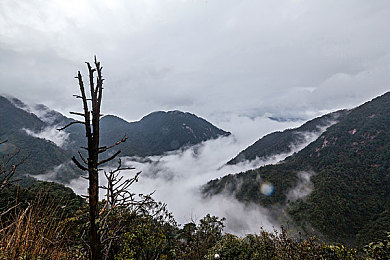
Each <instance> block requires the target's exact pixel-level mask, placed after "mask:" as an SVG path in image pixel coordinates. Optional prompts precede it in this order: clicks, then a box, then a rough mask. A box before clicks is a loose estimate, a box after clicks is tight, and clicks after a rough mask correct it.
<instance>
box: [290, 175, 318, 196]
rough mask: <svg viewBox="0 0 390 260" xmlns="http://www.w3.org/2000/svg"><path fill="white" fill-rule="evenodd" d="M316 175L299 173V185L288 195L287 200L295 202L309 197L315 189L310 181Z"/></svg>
mask: <svg viewBox="0 0 390 260" xmlns="http://www.w3.org/2000/svg"><path fill="white" fill-rule="evenodd" d="M314 174H315V173H314V172H299V173H298V183H297V184H296V186H295V187H294V188H293V189H291V190H290V191H289V192H288V193H287V200H289V201H290V202H294V201H296V200H298V199H303V198H305V197H307V196H308V195H309V194H310V193H311V192H312V191H313V189H314V184H313V183H312V182H311V180H310V179H311V177H312V176H313V175H314Z"/></svg>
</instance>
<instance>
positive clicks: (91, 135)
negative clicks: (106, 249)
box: [58, 56, 127, 260]
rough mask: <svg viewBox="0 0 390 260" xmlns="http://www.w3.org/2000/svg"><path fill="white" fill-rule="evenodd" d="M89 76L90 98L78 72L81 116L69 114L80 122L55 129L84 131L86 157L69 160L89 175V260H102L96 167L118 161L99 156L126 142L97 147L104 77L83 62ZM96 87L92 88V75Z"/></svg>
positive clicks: (74, 113)
mask: <svg viewBox="0 0 390 260" xmlns="http://www.w3.org/2000/svg"><path fill="white" fill-rule="evenodd" d="M86 64H87V67H88V74H89V90H90V94H89V96H87V93H86V91H85V88H84V81H83V78H82V76H81V73H80V71H78V73H77V77H75V78H76V79H77V80H78V84H79V88H80V95H74V96H75V97H76V98H80V99H81V100H82V104H83V112H82V113H79V112H70V113H71V114H73V115H77V116H81V117H82V118H83V120H81V121H73V122H71V123H69V124H67V125H66V126H64V127H62V128H60V129H58V130H59V131H61V130H64V129H66V128H67V127H69V126H71V125H74V124H82V125H84V127H85V135H86V138H87V141H88V146H87V147H81V149H84V150H86V151H87V154H88V157H87V158H85V157H84V156H83V153H82V152H81V151H79V152H78V154H79V157H80V159H77V158H76V157H75V156H73V157H72V161H73V162H74V163H75V164H76V166H77V167H78V168H80V169H81V170H83V171H87V172H88V177H87V179H88V181H89V188H88V196H87V197H88V202H89V222H90V234H89V246H90V259H93V260H101V259H102V252H101V241H100V236H99V226H98V224H97V221H96V220H97V218H98V216H99V215H98V202H99V166H100V165H102V164H104V163H107V162H109V161H111V160H113V159H114V158H115V157H117V156H118V155H119V153H120V151H117V152H115V153H114V154H112V155H111V156H109V157H108V158H105V159H102V160H99V154H101V153H103V152H106V151H108V150H110V149H111V148H113V147H115V146H117V145H119V144H120V143H122V142H125V141H126V139H127V138H126V137H123V138H122V139H121V140H120V141H119V142H117V143H115V144H114V145H112V146H108V147H106V146H104V147H100V146H99V121H100V117H101V113H100V108H101V102H102V94H103V80H104V79H103V77H102V67H101V65H100V62H98V61H97V60H96V56H95V59H94V68H92V66H91V64H90V63H89V62H86ZM95 73H96V74H97V75H96V84H95V75H94V74H95Z"/></svg>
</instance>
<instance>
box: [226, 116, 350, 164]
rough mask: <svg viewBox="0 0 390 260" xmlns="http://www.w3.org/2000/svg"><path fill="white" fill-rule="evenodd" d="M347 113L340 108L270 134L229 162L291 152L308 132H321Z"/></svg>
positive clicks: (235, 162)
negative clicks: (295, 126) (291, 127)
mask: <svg viewBox="0 0 390 260" xmlns="http://www.w3.org/2000/svg"><path fill="white" fill-rule="evenodd" d="M347 114H348V111H347V110H340V111H337V112H333V113H330V114H326V115H324V116H321V117H318V118H315V119H313V120H310V121H308V122H306V123H305V124H303V125H302V126H300V127H297V128H294V129H287V130H284V131H277V132H273V133H271V134H268V135H266V136H264V137H262V138H260V139H259V140H257V141H256V142H255V143H254V144H252V145H251V146H249V147H248V148H246V149H245V150H243V151H242V152H240V153H239V154H238V155H237V156H236V157H234V158H233V159H231V160H230V161H229V162H228V164H237V163H240V162H244V161H252V160H255V159H256V158H260V159H266V158H267V157H270V156H273V155H277V154H282V153H289V152H291V151H292V149H293V147H296V146H299V145H300V144H302V143H304V142H306V138H305V137H306V136H307V135H308V134H314V135H316V134H320V133H321V132H322V131H324V130H325V129H326V128H327V127H329V126H330V125H331V124H333V123H336V122H337V121H338V120H340V119H342V118H343V117H344V116H345V115H347Z"/></svg>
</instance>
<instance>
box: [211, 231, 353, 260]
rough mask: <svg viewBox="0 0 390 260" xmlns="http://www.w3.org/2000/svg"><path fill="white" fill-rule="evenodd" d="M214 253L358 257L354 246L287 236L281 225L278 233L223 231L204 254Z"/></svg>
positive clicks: (265, 258)
mask: <svg viewBox="0 0 390 260" xmlns="http://www.w3.org/2000/svg"><path fill="white" fill-rule="evenodd" d="M215 255H219V256H220V258H221V259H232V260H233V259H239V260H243V259H248V260H249V259H251V260H252V259H253V260H256V259H258V260H287V259H291V260H293V259H294V260H301V259H307V260H309V259H332V260H337V259H350V260H352V259H360V258H359V256H358V253H357V251H356V250H354V249H348V248H346V247H344V246H343V245H327V244H323V243H321V242H318V241H316V239H315V238H314V237H310V238H308V239H305V240H303V239H294V238H290V237H289V236H288V235H287V231H286V230H284V229H282V232H281V233H278V232H276V231H275V232H274V233H269V232H266V231H264V230H261V232H260V234H259V235H257V234H254V235H247V236H246V237H244V238H240V237H237V236H234V235H230V234H226V235H225V236H224V237H223V239H222V240H220V241H219V242H217V243H216V245H215V246H214V247H213V248H212V249H210V250H209V252H208V254H207V255H206V256H205V258H206V259H210V260H212V259H215Z"/></svg>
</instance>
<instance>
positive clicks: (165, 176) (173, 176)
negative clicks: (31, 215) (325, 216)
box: [39, 117, 324, 235]
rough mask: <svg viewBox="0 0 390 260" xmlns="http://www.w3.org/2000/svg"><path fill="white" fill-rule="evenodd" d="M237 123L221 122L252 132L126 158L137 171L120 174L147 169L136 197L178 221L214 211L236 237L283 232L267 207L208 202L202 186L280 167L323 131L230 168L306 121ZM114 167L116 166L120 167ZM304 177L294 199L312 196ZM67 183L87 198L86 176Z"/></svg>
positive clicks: (227, 199) (223, 198)
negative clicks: (272, 136)
mask: <svg viewBox="0 0 390 260" xmlns="http://www.w3.org/2000/svg"><path fill="white" fill-rule="evenodd" d="M232 120H233V121H236V122H234V123H233V122H232V121H229V120H226V121H225V122H224V123H222V124H223V125H224V126H225V127H227V129H228V130H232V129H231V128H229V125H232V126H233V125H239V124H237V121H241V125H242V126H243V125H244V126H246V127H247V128H246V127H244V128H243V130H242V131H239V129H238V128H237V129H234V130H237V134H235V135H232V136H229V137H221V138H219V139H215V140H209V141H206V142H203V143H201V144H199V145H195V146H192V147H188V148H186V149H181V150H177V151H173V152H170V153H166V154H164V155H162V156H149V157H147V158H139V157H122V162H123V164H124V165H125V166H133V167H134V168H136V170H132V171H123V172H122V173H121V174H122V175H123V176H125V178H131V177H132V176H134V174H135V173H136V172H138V171H142V173H141V175H140V179H139V182H137V183H135V184H133V186H132V187H131V189H132V192H134V193H136V194H139V193H142V194H147V193H151V192H154V194H153V198H154V199H156V200H158V201H162V202H164V203H167V205H168V209H169V210H170V211H171V212H172V213H173V214H174V216H175V218H176V220H177V221H178V223H181V224H183V223H187V222H190V221H199V220H200V219H201V218H202V217H204V216H205V215H206V214H208V213H210V214H212V215H216V216H219V217H225V218H226V221H225V224H226V228H225V231H226V232H230V233H234V234H237V235H245V234H247V233H254V232H258V231H259V229H260V227H263V228H264V229H266V230H269V231H272V230H273V229H274V228H276V229H278V226H279V224H278V223H277V221H276V220H274V219H272V218H271V217H270V214H269V212H268V210H267V209H265V208H262V207H260V206H258V205H253V204H248V205H244V204H242V203H240V202H239V201H237V200H236V199H235V198H234V197H232V196H229V195H226V194H222V195H216V196H213V197H211V198H203V196H202V194H201V192H200V188H201V187H202V185H204V184H206V183H207V182H208V181H209V180H212V179H216V178H219V177H222V176H225V175H227V174H231V173H238V172H242V171H246V170H249V169H253V168H257V167H260V166H262V165H266V164H274V163H277V162H279V161H281V160H283V159H285V158H286V157H287V156H288V155H290V154H292V153H294V152H297V151H298V150H300V149H302V148H303V147H305V146H306V145H308V144H309V143H310V142H312V141H313V140H315V139H316V138H318V136H319V135H320V134H321V133H322V131H323V130H324V129H321V131H317V132H312V133H299V134H301V135H303V136H304V137H305V138H304V141H303V142H302V143H299V144H297V143H295V144H291V145H290V149H291V151H290V152H289V153H285V154H278V155H274V156H270V157H269V158H266V159H257V160H254V161H251V162H243V163H240V164H238V165H226V162H227V161H229V160H230V159H231V158H233V157H234V156H236V155H237V154H238V153H239V152H240V151H241V150H243V149H244V148H246V147H247V146H248V145H250V144H252V143H253V142H254V141H256V140H257V139H258V138H259V137H261V136H264V135H265V134H267V133H269V132H270V131H276V130H283V129H286V128H288V127H296V126H297V125H299V124H301V122H276V121H273V120H270V119H268V118H257V119H249V118H242V117H234V118H233V119H232ZM251 130H252V131H251ZM112 167H115V164H113V166H112ZM109 168H110V167H106V168H105V170H109ZM61 169H64V167H63V166H58V167H56V168H55V169H54V170H53V171H49V172H48V173H47V174H46V175H41V176H39V178H40V179H44V180H55V179H56V178H57V177H56V176H58V174H60V173H59V172H60V171H61ZM300 179H302V181H300V182H299V185H298V187H297V188H296V190H292V191H290V193H289V196H290V197H291V198H292V199H295V198H299V197H302V196H303V195H305V194H306V195H307V194H308V192H310V191H309V190H308V189H307V186H308V185H309V184H308V183H309V182H310V177H309V178H307V175H304V174H302V175H300ZM100 180H101V184H105V179H104V177H103V173H101V178H100ZM66 185H67V186H70V187H72V188H73V190H74V191H75V192H76V193H78V194H86V191H87V185H88V183H87V181H86V180H85V179H84V178H81V177H80V178H79V179H74V180H72V181H71V182H70V183H68V184H66ZM271 185H272V184H271ZM264 187H265V185H262V186H261V187H259V189H262V192H263V189H264ZM308 187H310V186H308ZM263 193H264V192H263ZM264 194H266V193H264ZM302 194H303V195H302ZM100 196H101V198H103V196H104V194H103V192H101V194H100Z"/></svg>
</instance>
